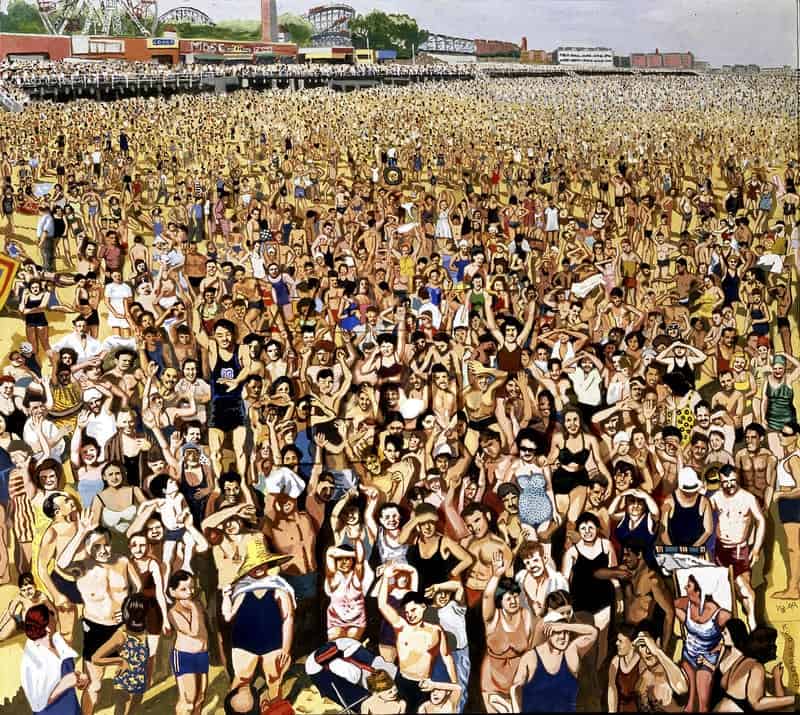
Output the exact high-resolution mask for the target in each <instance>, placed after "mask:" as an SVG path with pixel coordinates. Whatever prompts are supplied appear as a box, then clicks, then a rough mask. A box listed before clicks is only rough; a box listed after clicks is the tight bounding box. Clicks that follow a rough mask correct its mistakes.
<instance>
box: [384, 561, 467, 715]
mask: <svg viewBox="0 0 800 715" xmlns="http://www.w3.org/2000/svg"><path fill="white" fill-rule="evenodd" d="M394 574H395V567H394V564H389V565H388V566H387V567H386V569H385V570H384V572H383V576H384V577H383V578H382V579H381V585H380V588H379V590H378V608H379V609H380V611H381V614H382V615H383V617H384V618H385V619H386V620H387V621H388V622H389V625H391V627H392V628H393V629H394V630H395V633H396V635H397V665H398V672H397V676H396V678H395V683H396V684H397V689H398V691H399V692H400V695H401V697H402V698H403V700H405V701H406V705H407V708H408V710H407V712H417V710H418V708H419V706H420V705H421V704H422V703H423V702H424V701H425V699H426V698H425V696H424V694H423V692H422V690H421V689H420V683H421V682H422V681H423V680H426V679H428V678H430V677H431V675H432V674H433V666H434V664H435V662H436V660H437V657H438V658H441V660H442V663H443V664H444V667H445V668H446V669H447V674H448V677H449V678H450V682H451V683H456V682H458V681H457V679H456V666H455V663H454V662H453V656H452V655H450V650H449V648H448V646H447V639H446V638H445V634H444V631H443V630H442V629H441V627H440V626H437V625H434V624H432V623H427V622H425V621H424V620H423V616H424V615H425V608H426V604H425V599H424V596H423V595H422V594H420V593H414V592H413V591H412V592H409V593H407V594H406V595H405V596H404V597H403V600H402V609H403V616H402V617H401V616H400V614H399V613H398V612H397V611H396V610H395V609H394V608H393V607H392V606H391V605H390V604H389V581H390V580H391V579H392V577H393V576H394Z"/></svg>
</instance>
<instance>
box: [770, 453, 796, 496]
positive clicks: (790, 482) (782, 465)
mask: <svg viewBox="0 0 800 715" xmlns="http://www.w3.org/2000/svg"><path fill="white" fill-rule="evenodd" d="M797 456H800V450H795V451H794V452H792V453H791V454H790V455H789V456H788V457H784V458H783V459H782V460H781V461H780V462H778V469H777V472H776V475H775V477H776V478H775V484H776V486H778V487H784V488H787V489H793V488H794V487H796V486H797V482H796V481H795V478H794V477H793V476H792V475H791V473H790V472H789V470H788V469H786V463H787V462H788V461H789V460H790V459H791V458H792V457H797Z"/></svg>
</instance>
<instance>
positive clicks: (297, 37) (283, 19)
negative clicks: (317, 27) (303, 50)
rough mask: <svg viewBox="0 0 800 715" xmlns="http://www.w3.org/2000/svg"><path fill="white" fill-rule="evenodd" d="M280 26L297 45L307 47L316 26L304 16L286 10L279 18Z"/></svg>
mask: <svg viewBox="0 0 800 715" xmlns="http://www.w3.org/2000/svg"><path fill="white" fill-rule="evenodd" d="M278 26H279V27H280V28H281V29H282V30H283V31H284V32H285V33H286V34H287V35H288V36H289V40H291V41H292V42H294V44H295V45H298V46H300V47H307V46H308V45H310V44H311V35H313V34H314V28H313V26H312V25H311V23H310V22H309V21H308V20H306V19H305V18H304V17H300V16H299V15H294V14H292V13H290V12H285V13H283V14H282V15H281V16H280V17H279V18H278Z"/></svg>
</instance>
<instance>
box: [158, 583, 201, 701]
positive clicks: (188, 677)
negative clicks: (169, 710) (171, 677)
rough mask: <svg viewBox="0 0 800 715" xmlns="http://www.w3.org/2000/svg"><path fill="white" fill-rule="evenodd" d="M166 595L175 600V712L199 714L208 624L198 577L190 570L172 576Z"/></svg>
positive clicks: (172, 622) (172, 621) (172, 610)
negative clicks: (198, 596)
mask: <svg viewBox="0 0 800 715" xmlns="http://www.w3.org/2000/svg"><path fill="white" fill-rule="evenodd" d="M167 596H169V598H170V599H171V600H172V601H173V605H172V608H170V609H169V613H168V616H169V622H170V625H171V626H172V627H173V628H174V629H175V633H176V638H175V647H174V649H173V651H172V672H173V673H174V674H175V680H176V682H177V684H178V702H177V704H176V705H175V715H200V712H201V710H202V708H203V702H204V701H205V697H206V687H207V685H208V627H207V625H206V620H205V612H204V610H203V607H202V605H201V604H200V603H199V601H198V600H197V598H196V585H195V579H194V576H193V575H192V574H190V573H189V572H188V571H183V570H180V571H176V572H175V573H174V574H172V576H170V578H169V583H168V584H167Z"/></svg>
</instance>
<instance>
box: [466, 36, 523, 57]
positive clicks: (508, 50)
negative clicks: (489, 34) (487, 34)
mask: <svg viewBox="0 0 800 715" xmlns="http://www.w3.org/2000/svg"><path fill="white" fill-rule="evenodd" d="M475 50H476V54H477V55H478V57H497V56H503V55H505V56H508V55H518V54H519V45H518V44H516V43H515V42H505V41H503V40H475Z"/></svg>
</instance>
